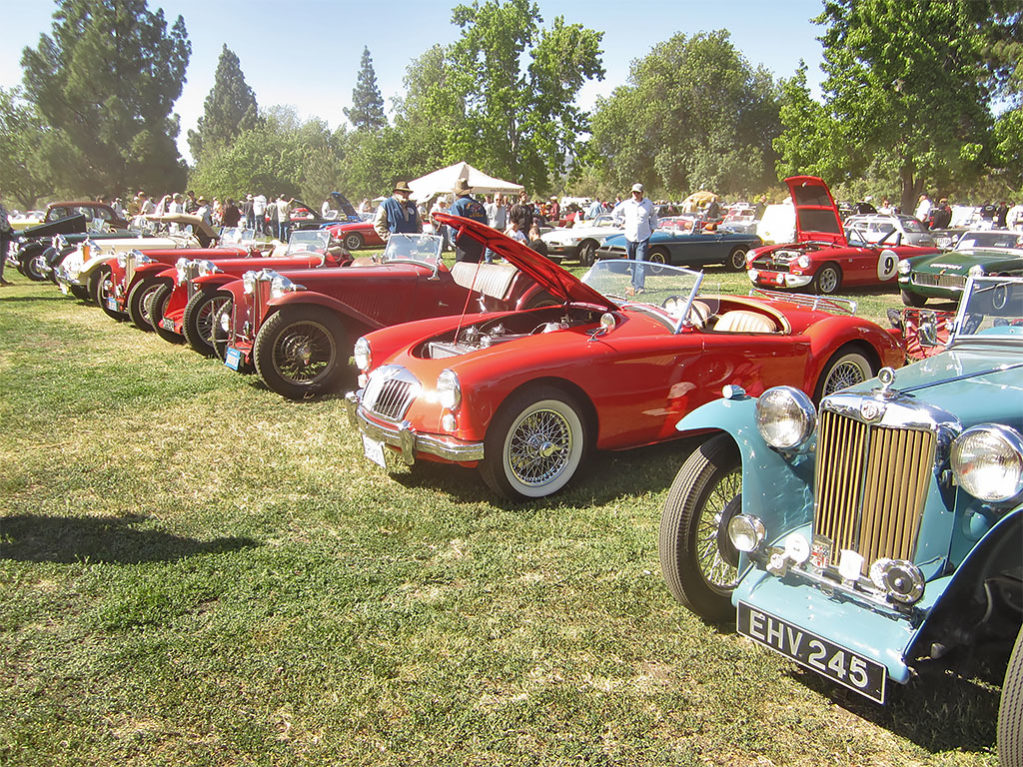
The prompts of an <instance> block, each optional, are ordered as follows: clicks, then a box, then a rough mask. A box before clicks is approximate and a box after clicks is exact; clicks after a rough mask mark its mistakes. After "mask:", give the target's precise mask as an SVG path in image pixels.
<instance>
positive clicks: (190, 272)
mask: <svg viewBox="0 0 1023 767" xmlns="http://www.w3.org/2000/svg"><path fill="white" fill-rule="evenodd" d="M198 276H199V265H198V264H196V263H194V262H192V261H189V262H188V264H187V265H186V266H185V280H186V284H187V285H188V299H189V300H191V298H192V296H194V295H195V294H196V290H197V288H196V286H195V284H194V283H193V282H192V280H194V279H195V278H196V277H198Z"/></svg>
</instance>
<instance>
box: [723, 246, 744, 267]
mask: <svg viewBox="0 0 1023 767" xmlns="http://www.w3.org/2000/svg"><path fill="white" fill-rule="evenodd" d="M747 250H749V249H748V248H744V247H742V246H741V245H740V246H739V247H737V248H732V252H731V253H729V254H728V260H727V261H725V266H727V267H728V269H729V270H730V271H733V272H742V271H745V269H746V251H747Z"/></svg>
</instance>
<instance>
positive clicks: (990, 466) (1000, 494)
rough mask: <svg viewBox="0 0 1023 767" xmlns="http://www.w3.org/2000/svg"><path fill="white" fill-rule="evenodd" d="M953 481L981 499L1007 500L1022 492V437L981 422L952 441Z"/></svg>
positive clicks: (1016, 433) (1006, 429) (1006, 428)
mask: <svg viewBox="0 0 1023 767" xmlns="http://www.w3.org/2000/svg"><path fill="white" fill-rule="evenodd" d="M951 463H952V471H953V473H954V474H955V478H956V482H958V483H959V485H960V487H962V488H963V489H964V490H966V492H968V493H969V494H970V495H972V496H974V497H976V498H979V499H980V500H982V501H991V502H993V503H1000V502H1003V501H1011V500H1013V499H1015V498H1017V497H1019V495H1020V494H1021V493H1023V437H1021V436H1020V433H1019V432H1018V431H1016V430H1015V429H1010V428H1009V427H1007V426H1001V425H999V424H993V423H985V424H980V425H978V426H973V427H971V428H969V429H967V430H966V431H964V432H963V433H962V434H960V435H959V436H958V437H956V439H955V441H954V442H953V443H952V455H951Z"/></svg>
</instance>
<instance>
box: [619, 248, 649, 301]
mask: <svg viewBox="0 0 1023 767" xmlns="http://www.w3.org/2000/svg"><path fill="white" fill-rule="evenodd" d="M649 245H650V238H649V237H647V238H646V239H645V240H640V241H639V242H633V241H632V240H626V241H625V255H626V258H628V259H629V260H630V261H638V262H639V263H637V264H636V268H635V269H633V270H632V287H633V289H634V290H642V289H643V284H644V280H645V278H646V264H645V261H646V252H647V248H648V247H649Z"/></svg>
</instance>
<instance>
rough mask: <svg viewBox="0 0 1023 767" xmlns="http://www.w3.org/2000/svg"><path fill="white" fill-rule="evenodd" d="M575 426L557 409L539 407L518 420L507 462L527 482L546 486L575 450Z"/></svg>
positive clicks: (510, 441)
mask: <svg viewBox="0 0 1023 767" xmlns="http://www.w3.org/2000/svg"><path fill="white" fill-rule="evenodd" d="M572 441H573V435H572V428H571V426H570V425H569V423H568V421H567V420H566V419H565V417H564V416H563V415H561V414H560V413H558V412H556V411H554V410H537V411H534V412H532V413H529V414H528V415H527V416H526V417H525V418H524V419H523V420H522V421H520V422H519V423H518V425H517V426H516V428H515V430H514V432H513V433H512V435H511V439H510V440H509V444H508V465H509V466H510V467H511V470H512V473H513V474H514V475H515V477H516V479H518V480H519V481H520V482H522V483H523V484H525V485H533V486H537V485H543V484H545V483H547V482H550V481H551V479H552V478H553V477H555V476H557V474H558V473H559V472H560V471H561V470H562V469H563V468H564V467H565V464H566V462H567V461H568V456H569V455H570V454H571V452H572Z"/></svg>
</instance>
